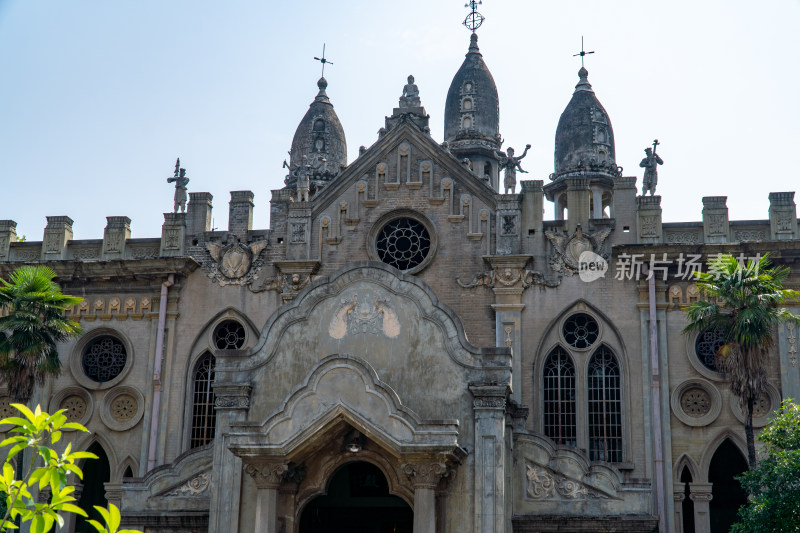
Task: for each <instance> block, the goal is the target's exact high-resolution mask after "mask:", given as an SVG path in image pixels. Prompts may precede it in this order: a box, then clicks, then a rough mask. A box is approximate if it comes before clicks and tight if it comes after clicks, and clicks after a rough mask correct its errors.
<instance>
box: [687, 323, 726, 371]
mask: <svg viewBox="0 0 800 533" xmlns="http://www.w3.org/2000/svg"><path fill="white" fill-rule="evenodd" d="M723 344H725V332H724V330H721V329H707V330H705V331H701V332H700V334H699V335H697V340H695V341H694V353H695V354H696V355H697V359H698V360H699V361H700V362H701V363H702V364H703V366H704V367H706V368H707V369H709V370H711V371H712V372H720V370H719V369H718V368H717V351H719V348H720V346H722V345H723Z"/></svg>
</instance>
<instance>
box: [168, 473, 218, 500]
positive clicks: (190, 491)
mask: <svg viewBox="0 0 800 533" xmlns="http://www.w3.org/2000/svg"><path fill="white" fill-rule="evenodd" d="M210 486H211V472H203V473H202V474H198V475H196V476H195V477H193V478H192V479H190V480H189V481H187V482H186V483H184V484H183V485H180V486H178V487H176V488H174V489H173V490H171V491H169V492H167V493H165V494H163V495H164V496H183V497H189V498H194V497H196V496H199V495H201V494H203V493H204V492H208V489H209V487H210Z"/></svg>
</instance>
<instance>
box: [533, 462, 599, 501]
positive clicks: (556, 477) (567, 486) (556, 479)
mask: <svg viewBox="0 0 800 533" xmlns="http://www.w3.org/2000/svg"><path fill="white" fill-rule="evenodd" d="M525 468H526V470H527V471H526V474H525V477H526V478H527V480H528V487H527V493H528V496H529V497H530V498H533V499H535V500H586V499H596V498H604V499H607V498H608V497H609V496H608V495H607V494H604V493H602V492H600V491H598V490H595V489H593V488H592V487H590V486H589V485H586V484H584V483H582V482H580V481H577V480H574V479H570V478H568V477H566V476H564V475H562V474H558V473H555V472H552V471H550V470H549V469H547V468H544V467H539V466H538V465H532V464H526V465H525Z"/></svg>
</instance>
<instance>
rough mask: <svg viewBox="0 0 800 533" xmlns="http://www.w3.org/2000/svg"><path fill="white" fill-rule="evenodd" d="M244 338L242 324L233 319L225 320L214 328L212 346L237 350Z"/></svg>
mask: <svg viewBox="0 0 800 533" xmlns="http://www.w3.org/2000/svg"><path fill="white" fill-rule="evenodd" d="M244 340H245V331H244V326H242V325H241V324H240V323H238V322H236V321H235V320H226V321H224V322H222V323H221V324H220V325H219V326H217V329H215V330H214V346H216V347H217V349H218V350H239V349H241V348H242V346H244Z"/></svg>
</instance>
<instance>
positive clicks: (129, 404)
mask: <svg viewBox="0 0 800 533" xmlns="http://www.w3.org/2000/svg"><path fill="white" fill-rule="evenodd" d="M138 410H139V407H138V405H137V404H136V398H134V397H133V396H131V395H130V394H120V395H119V396H117V397H116V398H114V400H113V401H112V402H111V416H113V417H114V420H117V421H118V422H127V421H128V420H130V419H132V418H133V417H134V416H136V413H137V412H138Z"/></svg>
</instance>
